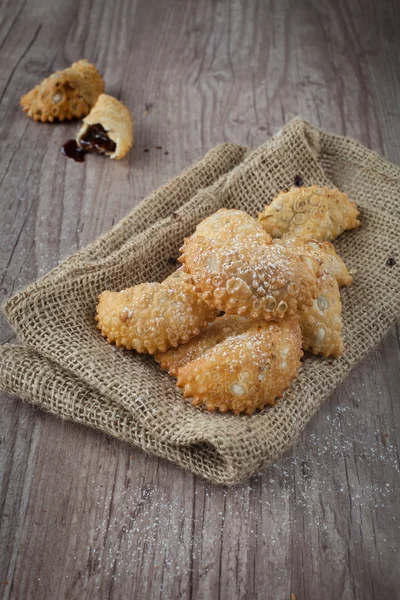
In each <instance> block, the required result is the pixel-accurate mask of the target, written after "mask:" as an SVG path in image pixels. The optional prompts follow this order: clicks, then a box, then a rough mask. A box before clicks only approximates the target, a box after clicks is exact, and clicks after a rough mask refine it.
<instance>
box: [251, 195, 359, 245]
mask: <svg viewBox="0 0 400 600" xmlns="http://www.w3.org/2000/svg"><path fill="white" fill-rule="evenodd" d="M359 214H360V213H359V211H358V209H357V207H356V205H355V203H354V202H352V201H351V200H349V198H348V196H347V194H344V193H343V192H340V191H339V190H337V189H329V188H327V187H319V186H316V185H313V186H311V187H292V188H291V189H290V190H289V191H288V192H281V193H280V194H279V195H278V196H277V197H276V198H274V200H272V202H271V204H268V205H267V206H266V207H265V209H264V211H263V212H262V213H260V214H259V215H258V218H259V221H260V222H261V224H262V226H263V228H264V229H265V231H267V232H268V233H269V234H270V235H271V236H272V237H273V238H285V237H288V236H291V235H297V236H302V237H307V238H312V239H314V240H334V239H335V238H336V237H337V236H338V235H340V234H341V233H343V231H345V230H346V229H356V228H357V227H360V221H359V220H358V218H357V217H358V216H359Z"/></svg>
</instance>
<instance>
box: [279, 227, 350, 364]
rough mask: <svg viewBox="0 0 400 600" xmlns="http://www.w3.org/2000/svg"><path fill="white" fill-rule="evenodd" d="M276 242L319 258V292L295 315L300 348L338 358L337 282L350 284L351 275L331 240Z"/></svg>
mask: <svg viewBox="0 0 400 600" xmlns="http://www.w3.org/2000/svg"><path fill="white" fill-rule="evenodd" d="M275 243H278V244H279V245H282V246H285V247H290V248H292V249H293V251H298V252H300V253H302V254H309V255H312V256H314V257H315V258H317V259H318V260H319V261H320V264H321V275H320V277H318V280H317V290H318V295H317V298H315V299H314V300H313V302H312V305H311V306H302V307H300V308H299V309H298V312H297V315H298V318H299V323H300V327H301V332H302V335H303V348H304V349H305V350H309V351H310V352H313V353H314V354H322V355H323V356H325V357H327V356H334V357H338V356H341V355H342V354H343V340H342V303H341V300H340V292H339V285H350V284H351V283H352V281H353V280H352V277H351V275H350V273H349V272H348V270H347V267H346V265H345V264H344V262H343V260H342V259H341V258H340V256H338V254H336V251H335V248H334V246H333V244H331V243H330V242H316V241H314V240H307V239H304V238H301V237H298V238H297V237H296V238H289V239H287V240H279V241H276V242H275Z"/></svg>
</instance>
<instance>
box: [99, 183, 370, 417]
mask: <svg viewBox="0 0 400 600" xmlns="http://www.w3.org/2000/svg"><path fill="white" fill-rule="evenodd" d="M358 217H359V211H358V210H357V207H356V206H355V204H354V202H352V201H351V200H349V198H348V196H347V195H346V194H344V193H342V192H340V191H339V190H337V189H328V188H325V187H318V186H311V187H292V188H291V189H290V190H289V191H287V192H281V193H280V194H279V195H278V196H277V197H276V198H275V199H274V200H273V201H272V202H271V203H270V204H269V205H267V206H266V207H265V209H264V211H263V212H262V213H260V214H259V215H258V219H254V218H253V217H251V216H250V215H248V214H247V213H245V212H243V211H240V210H228V209H224V208H223V209H221V210H219V211H217V212H216V213H215V214H213V215H211V216H210V217H208V218H207V219H205V220H204V221H202V222H201V223H200V224H199V225H198V227H197V229H196V231H195V232H194V233H193V235H192V236H191V237H189V238H187V239H185V240H184V244H183V246H182V248H181V256H180V258H179V261H180V262H181V263H182V266H181V267H180V268H179V269H178V270H177V271H176V272H175V273H173V274H172V275H170V276H169V277H167V279H165V281H163V282H162V283H142V284H140V285H136V286H134V287H132V288H129V289H125V290H122V291H120V292H116V291H104V292H103V293H102V294H100V296H99V298H98V305H97V314H96V320H97V326H98V328H99V329H100V331H101V334H102V335H103V336H104V337H105V338H106V339H107V341H108V342H109V343H114V344H116V345H117V346H120V347H124V348H127V349H133V350H136V351H137V352H142V353H148V354H152V355H154V358H155V360H156V361H157V362H158V363H159V364H160V366H161V367H162V368H163V369H165V370H167V371H168V373H169V374H170V375H171V376H173V377H176V378H177V386H178V388H179V389H181V390H182V392H183V394H184V396H185V397H186V398H190V399H191V400H192V403H193V404H194V405H203V406H205V407H206V408H207V409H208V410H209V411H214V410H215V409H218V410H219V411H220V412H227V411H232V412H233V413H234V414H239V413H246V414H247V415H251V414H253V413H254V411H255V410H256V409H263V408H264V407H265V406H266V405H274V403H275V402H276V400H277V398H280V397H281V396H282V395H283V393H284V392H285V390H286V389H287V388H288V387H289V386H290V385H291V383H292V381H293V380H294V379H295V378H296V377H297V374H298V370H299V367H300V361H301V357H302V356H303V350H308V351H310V352H312V353H314V354H319V355H321V356H323V357H329V356H330V357H339V356H340V355H341V354H342V353H343V349H344V348H343V340H342V317H341V311H342V306H341V301H340V291H339V288H340V287H341V286H348V285H351V283H352V281H353V280H352V277H351V275H350V273H349V271H348V269H347V268H346V265H345V264H344V262H343V260H342V259H341V258H340V257H339V256H338V254H337V253H336V251H335V248H334V246H333V245H332V243H331V241H332V240H333V239H335V238H336V237H337V236H338V235H340V234H341V233H342V232H343V231H345V230H348V229H356V228H357V227H359V226H360V221H359V219H358Z"/></svg>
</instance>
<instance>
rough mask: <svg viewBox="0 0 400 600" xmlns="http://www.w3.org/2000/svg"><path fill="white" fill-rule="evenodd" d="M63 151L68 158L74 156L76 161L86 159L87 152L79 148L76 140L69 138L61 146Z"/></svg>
mask: <svg viewBox="0 0 400 600" xmlns="http://www.w3.org/2000/svg"><path fill="white" fill-rule="evenodd" d="M61 152H62V153H63V154H64V156H67V157H68V158H73V159H74V160H76V162H83V161H84V160H85V154H86V152H85V151H84V150H82V148H79V146H78V144H77V143H76V141H75V140H68V142H66V143H65V144H64V146H63V147H62V148H61Z"/></svg>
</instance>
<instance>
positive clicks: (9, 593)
mask: <svg viewBox="0 0 400 600" xmlns="http://www.w3.org/2000/svg"><path fill="white" fill-rule="evenodd" d="M0 14H1V19H0V113H1V121H0V154H1V161H0V204H1V208H0V210H1V213H0V215H1V216H0V240H1V244H0V265H1V271H0V295H1V298H6V297H8V296H9V295H11V294H12V293H13V292H14V291H15V290H16V289H18V288H20V287H21V286H23V285H25V284H27V283H28V282H30V281H33V280H34V279H35V278H36V277H37V276H39V275H42V274H44V273H45V272H47V271H48V270H49V269H50V268H51V267H53V266H55V265H56V264H57V263H58V262H59V261H60V260H62V259H63V258H65V257H66V256H67V255H69V254H70V253H72V252H74V251H75V250H76V249H77V248H80V247H82V246H84V245H86V244H87V243H88V242H90V241H91V240H93V239H94V238H95V237H96V236H97V235H99V234H100V233H101V232H103V231H106V230H107V229H109V228H110V227H111V226H112V225H113V224H114V223H115V222H117V221H118V220H119V219H120V218H121V217H122V216H124V215H125V214H126V213H127V212H128V211H129V210H130V209H131V208H132V207H133V206H134V205H135V204H136V203H137V202H139V201H140V200H141V199H142V198H143V197H144V196H145V195H146V194H147V193H149V192H150V191H151V190H153V189H154V188H155V187H157V186H158V185H160V184H161V183H163V182H165V181H166V180H168V179H169V178H170V177H172V176H173V175H175V174H176V173H178V172H179V171H180V170H181V169H183V168H184V167H186V166H187V165H188V164H189V163H191V162H193V161H194V160H195V159H197V158H199V157H200V156H201V155H202V154H203V153H204V152H206V151H207V150H209V149H210V148H211V147H212V146H214V145H215V144H217V143H219V142H221V141H232V142H237V143H240V144H247V145H248V146H250V147H252V148H255V147H256V146H257V145H259V144H261V143H263V142H264V141H265V140H266V138H267V137H268V136H270V135H271V134H272V133H275V132H276V131H277V130H278V129H279V128H280V127H281V126H282V125H283V124H284V123H285V122H286V121H287V120H289V119H290V118H291V117H293V116H295V115H300V116H302V117H303V118H305V119H307V120H310V121H311V122H312V123H313V124H315V125H318V126H321V127H323V128H325V129H328V130H331V131H336V132H338V133H344V134H347V135H350V136H353V137H355V138H356V139H358V140H360V141H361V142H363V143H365V144H367V145H368V146H370V147H371V148H373V149H374V150H376V151H378V152H379V153H381V154H383V155H385V156H386V157H387V158H388V159H389V160H392V161H393V162H397V163H400V142H399V139H400V125H399V123H400V120H399V116H400V114H399V107H400V102H399V95H400V86H399V69H400V58H399V57H400V52H399V47H398V46H399V44H398V41H399V36H398V31H399V28H400V6H399V3H398V2H396V1H395V0H391V1H388V2H379V3H378V2H374V0H369V1H368V0H339V1H337V2H335V1H334V0H331V1H330V2H328V1H324V0H323V1H317V0H309V1H306V0H301V1H297V2H295V1H294V0H282V1H280V2H278V1H277V0H270V1H263V0H251V1H246V0H231V1H230V2H229V1H228V0H226V1H218V0H199V1H196V0H190V1H187V0H163V2H157V0H132V1H131V0H115V1H114V2H106V1H105V0H98V1H97V2H90V1H89V0H80V1H79V2H78V0H70V1H69V2H63V1H62V0H53V2H51V3H49V2H46V1H45V0H15V1H14V2H11V0H1V2H0ZM83 57H86V58H88V59H89V60H91V61H93V62H95V63H96V65H97V66H98V68H99V70H100V71H101V72H102V73H103V74H104V77H105V80H106V82H107V92H108V93H111V94H115V95H117V96H118V97H120V98H121V100H122V101H123V102H125V103H126V104H127V105H128V106H129V107H130V108H131V109H132V111H133V114H134V116H135V121H136V131H135V138H136V142H135V147H134V149H133V151H132V152H131V153H130V154H129V155H128V157H127V159H126V160H124V161H121V162H120V163H114V162H111V161H107V160H103V159H102V158H101V157H96V156H89V157H88V159H87V161H86V162H85V164H84V165H80V164H75V163H73V162H72V161H67V160H66V159H64V158H63V157H62V156H61V154H60V146H61V144H62V143H63V142H64V141H65V140H66V139H68V138H69V137H71V136H72V135H74V132H75V130H76V124H74V123H70V124H59V125H41V124H35V123H33V122H31V121H29V120H28V119H27V118H26V117H25V116H24V114H23V113H22V111H21V110H20V109H19V107H18V100H19V98H20V96H21V95H22V94H23V93H24V92H26V91H27V90H28V89H30V88H31V87H32V86H34V85H35V84H36V83H37V82H38V80H40V79H41V78H43V77H45V76H46V75H48V74H49V73H50V72H52V71H53V70H56V69H59V68H65V67H66V66H67V65H69V64H70V63H71V62H73V61H74V60H78V59H79V58H83ZM156 146H161V147H162V149H161V150H160V149H157V148H156ZM145 150H149V151H148V152H145ZM0 318H1V319H2V320H1V321H0V342H6V341H8V340H10V339H12V338H13V333H12V331H11V330H10V328H9V327H8V325H7V324H6V323H5V321H4V319H3V317H0ZM399 339H400V336H399V330H398V327H393V329H392V330H391V332H390V334H389V335H388V337H387V338H386V340H385V341H384V343H382V344H381V346H380V347H379V348H378V349H377V350H376V351H375V352H374V353H373V354H371V355H370V356H369V357H368V358H367V360H365V361H364V362H363V363H362V364H361V365H359V366H358V367H357V368H356V369H355V370H354V371H353V373H352V374H351V376H350V377H349V378H348V379H347V380H346V382H345V383H344V384H343V385H342V386H341V387H340V388H339V389H338V390H337V392H336V393H335V394H334V395H333V396H332V398H331V399H330V400H329V401H328V402H327V403H326V404H325V405H324V406H323V408H322V409H321V410H320V411H319V412H318V414H317V415H316V416H315V417H314V419H313V420H312V422H311V423H310V424H309V426H308V427H307V428H306V431H305V432H304V434H303V435H302V437H301V439H300V440H299V442H298V443H297V444H296V446H295V447H294V448H293V449H292V451H291V452H290V453H288V454H287V455H286V456H285V457H284V458H283V459H281V460H280V461H278V462H277V463H276V464H275V465H274V466H272V467H269V468H267V469H265V470H264V471H263V472H262V473H260V474H259V475H257V476H256V477H254V478H253V479H251V480H250V481H249V482H248V483H247V484H244V485H240V486H236V487H234V488H230V489H228V488H223V487H216V486H212V485H209V484H207V483H204V482H203V481H201V480H199V479H198V478H196V477H194V476H192V475H190V474H187V473H185V472H183V471H181V470H180V469H179V468H177V467H175V466H174V465H172V464H169V463H167V462H166V461H162V460H157V459H155V458H151V457H148V456H146V455H145V454H144V453H143V452H141V451H139V450H136V449H135V448H133V447H131V446H129V445H127V444H122V443H120V442H118V441H116V440H113V439H109V438H107V437H106V436H104V435H102V434H100V433H97V432H94V431H92V430H88V429H85V428H83V427H79V426H76V425H73V424H69V423H63V422H61V421H58V420H57V419H55V418H53V417H51V416H49V415H46V414H44V413H41V412H39V411H38V410H37V409H35V408H33V407H32V406H29V405H27V404H23V403H21V402H20V401H18V400H13V399H11V398H9V397H5V396H3V397H2V401H1V405H0V415H1V418H0V519H1V520H0V597H1V598H4V599H13V600H14V599H16V600H19V599H25V598H29V599H34V600H35V599H40V600H42V599H43V600H45V599H51V600H53V599H54V598H57V599H58V598H68V599H69V598H71V599H75V598H76V599H79V600H80V599H84V598H96V599H97V598H101V599H103V598H104V599H105V598H111V599H119V598H121V599H135V600H136V599H140V600H142V599H144V600H146V599H153V598H165V599H182V600H210V599H211V600H213V599H217V598H218V599H221V600H235V599H249V600H250V599H263V600H264V599H267V600H270V599H271V600H303V599H304V600H309V599H311V600H313V599H314V598H318V599H331V598H332V599H333V598H335V600H338V599H342V600H348V599H360V600H369V599H376V600H386V599H390V600H393V599H394V598H396V597H398V593H399V592H398V590H399V588H400V573H399V569H398V561H399V557H398V549H399V544H398V541H399V537H400V532H399V524H400V523H399V519H400V511H399V503H398V498H399V492H400V481H399V442H398V440H399V439H400V435H399V434H400V414H399V413H400V403H399V389H400V370H399V358H400V346H399Z"/></svg>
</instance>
